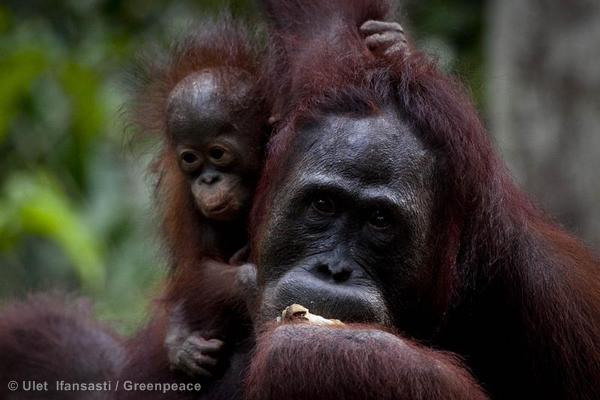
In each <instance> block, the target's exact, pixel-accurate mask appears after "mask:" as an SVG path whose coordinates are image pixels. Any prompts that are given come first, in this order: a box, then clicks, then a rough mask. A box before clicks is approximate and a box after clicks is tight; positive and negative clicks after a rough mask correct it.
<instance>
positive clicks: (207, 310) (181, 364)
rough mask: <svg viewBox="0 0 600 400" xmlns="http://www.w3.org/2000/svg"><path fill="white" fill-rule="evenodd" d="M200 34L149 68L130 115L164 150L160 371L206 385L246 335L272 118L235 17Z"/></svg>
mask: <svg viewBox="0 0 600 400" xmlns="http://www.w3.org/2000/svg"><path fill="white" fill-rule="evenodd" d="M199 26H201V27H202V28H201V29H200V30H199V31H196V32H194V33H193V34H191V35H189V36H188V37H187V38H186V39H184V40H182V41H180V42H178V43H176V45H175V46H174V47H173V48H172V50H171V52H170V54H169V55H168V57H167V59H166V60H164V61H162V62H161V61H160V58H159V57H154V58H152V59H150V60H148V61H146V62H145V63H144V65H143V66H144V70H143V71H142V72H144V73H143V74H138V75H137V76H136V78H137V80H138V82H139V85H138V86H139V89H138V91H137V96H136V102H135V103H134V110H133V111H134V117H135V120H134V122H135V123H136V124H137V125H138V126H139V127H140V128H141V130H142V131H143V132H151V133H154V134H156V135H157V136H158V137H159V138H160V139H161V141H162V151H161V153H160V154H159V156H158V157H157V160H156V162H155V163H154V164H153V168H152V171H153V172H154V173H155V174H156V175H157V178H158V179H157V184H156V197H157V204H158V205H159V213H160V216H161V219H162V229H163V237H164V239H165V243H166V249H167V252H168V256H169V263H170V267H171V270H170V275H169V277H168V281H167V286H166V290H165V294H164V296H163V299H162V302H160V303H159V305H161V306H163V307H162V308H161V310H160V311H161V312H159V313H157V315H160V317H157V318H158V320H159V321H160V322H159V323H158V325H160V326H163V327H164V328H163V333H162V334H164V343H165V347H166V351H165V354H164V355H165V360H164V362H165V363H169V364H170V365H171V367H172V368H174V369H177V370H181V371H183V372H185V373H187V374H188V375H190V376H194V377H203V378H210V377H214V376H215V375H216V372H217V371H219V370H222V367H224V365H222V363H221V361H227V357H224V356H223V351H224V349H225V348H226V346H225V343H226V342H227V344H228V345H229V344H231V345H232V346H233V345H234V344H235V342H236V340H237V338H239V337H247V336H248V333H247V329H249V325H250V324H249V323H247V322H248V317H247V316H248V312H247V309H246V305H245V302H244V301H243V297H242V294H241V289H240V288H239V284H238V278H239V274H240V271H241V270H243V268H240V264H243V263H244V262H245V261H246V259H247V257H248V251H247V248H248V246H247V240H248V239H247V217H248V212H249V209H250V206H251V204H252V198H253V196H254V191H255V186H256V184H257V181H258V177H259V174H260V172H261V168H262V161H263V152H264V146H265V144H266V141H267V136H268V133H269V129H268V125H267V119H268V116H269V115H268V110H267V109H266V108H265V107H264V102H263V101H262V100H261V99H262V97H261V96H260V94H259V90H258V84H257V83H258V78H259V75H260V74H259V71H260V69H261V67H260V63H259V60H260V57H259V54H260V51H259V50H258V49H257V48H256V47H255V46H254V44H253V43H251V41H250V37H251V35H250V33H249V32H248V30H247V29H246V28H244V27H243V26H242V25H241V24H239V23H236V22H234V21H232V20H231V19H230V18H221V19H219V20H217V21H215V22H210V21H203V22H202V23H200V24H199ZM140 77H141V78H142V79H141V80H140ZM166 358H168V360H167V359H166Z"/></svg>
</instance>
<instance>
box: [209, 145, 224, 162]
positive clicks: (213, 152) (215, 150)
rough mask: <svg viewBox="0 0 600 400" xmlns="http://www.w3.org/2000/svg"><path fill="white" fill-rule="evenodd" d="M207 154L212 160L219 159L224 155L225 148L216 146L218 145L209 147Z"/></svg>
mask: <svg viewBox="0 0 600 400" xmlns="http://www.w3.org/2000/svg"><path fill="white" fill-rule="evenodd" d="M208 155H209V156H210V158H212V159H213V160H220V159H221V158H223V156H224V155H225V149H224V148H222V147H218V146H213V147H211V148H210V150H209V151H208Z"/></svg>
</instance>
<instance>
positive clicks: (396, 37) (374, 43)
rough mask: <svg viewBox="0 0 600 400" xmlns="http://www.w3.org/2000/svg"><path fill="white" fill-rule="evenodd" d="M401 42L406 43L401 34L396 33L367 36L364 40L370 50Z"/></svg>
mask: <svg viewBox="0 0 600 400" xmlns="http://www.w3.org/2000/svg"><path fill="white" fill-rule="evenodd" d="M403 41H404V42H406V39H405V38H404V35H403V34H401V33H398V32H385V33H376V34H374V35H370V36H367V38H366V39H365V44H366V45H367V47H368V48H370V49H374V48H378V47H385V48H387V47H390V46H392V45H395V44H396V43H399V42H403Z"/></svg>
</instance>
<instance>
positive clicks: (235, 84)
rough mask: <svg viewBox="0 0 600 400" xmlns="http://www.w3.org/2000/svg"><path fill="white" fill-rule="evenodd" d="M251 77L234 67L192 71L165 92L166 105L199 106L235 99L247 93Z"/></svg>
mask: <svg viewBox="0 0 600 400" xmlns="http://www.w3.org/2000/svg"><path fill="white" fill-rule="evenodd" d="M250 89H251V79H250V76H249V74H248V73H247V72H246V71H243V70H240V69H237V68H213V69H205V70H202V71H198V72H192V73H190V74H189V75H187V76H186V77H185V78H183V79H182V80H181V81H180V82H179V83H177V85H175V87H174V88H173V90H171V93H170V94H169V97H168V99H167V107H168V109H173V108H175V109H179V111H183V110H182V107H183V109H184V110H185V109H187V108H189V107H192V108H194V109H198V108H203V107H205V106H207V105H210V104H211V103H218V102H233V103H235V102H237V101H240V100H242V99H243V98H244V97H245V96H247V95H248V94H249V92H250Z"/></svg>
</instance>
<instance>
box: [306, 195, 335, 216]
mask: <svg viewBox="0 0 600 400" xmlns="http://www.w3.org/2000/svg"><path fill="white" fill-rule="evenodd" d="M312 207H313V208H314V209H315V210H317V211H318V212H319V213H321V214H324V215H332V214H334V213H335V205H334V204H333V200H331V198H329V197H327V196H319V197H316V198H315V199H314V200H313V202H312Z"/></svg>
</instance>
